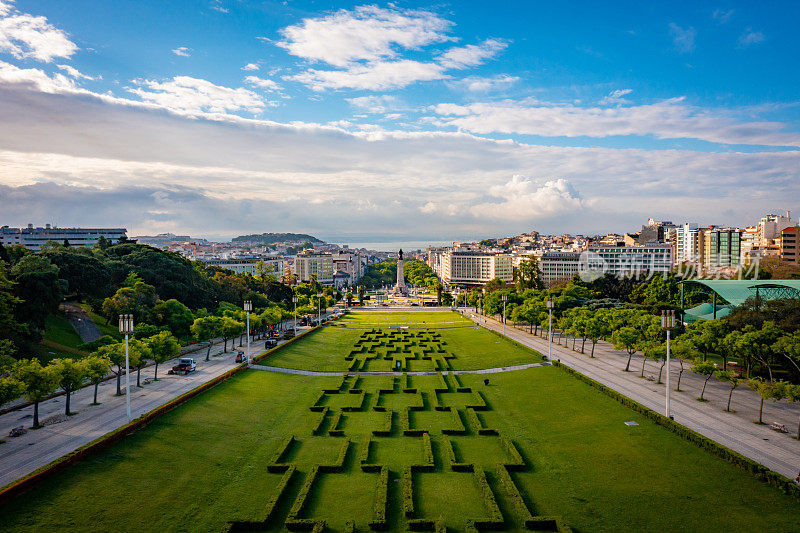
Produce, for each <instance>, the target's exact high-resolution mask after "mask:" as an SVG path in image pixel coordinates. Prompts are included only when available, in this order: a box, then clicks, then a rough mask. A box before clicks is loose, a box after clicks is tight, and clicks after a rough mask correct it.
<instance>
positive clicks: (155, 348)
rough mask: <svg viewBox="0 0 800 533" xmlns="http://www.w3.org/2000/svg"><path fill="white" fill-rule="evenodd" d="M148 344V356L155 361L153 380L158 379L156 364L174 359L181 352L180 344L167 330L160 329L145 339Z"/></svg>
mask: <svg viewBox="0 0 800 533" xmlns="http://www.w3.org/2000/svg"><path fill="white" fill-rule="evenodd" d="M147 344H148V345H149V346H150V358H151V359H152V360H153V362H154V363H155V373H154V374H153V381H158V365H159V363H163V362H164V361H169V360H170V359H174V358H175V357H178V356H179V355H180V354H181V345H180V343H179V342H178V340H177V339H176V338H175V337H174V336H173V335H172V333H169V332H168V331H162V332H161V333H159V334H157V335H153V336H152V337H150V338H149V339H147Z"/></svg>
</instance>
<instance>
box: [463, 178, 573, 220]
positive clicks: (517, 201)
mask: <svg viewBox="0 0 800 533" xmlns="http://www.w3.org/2000/svg"><path fill="white" fill-rule="evenodd" d="M489 194H490V195H491V196H493V197H495V200H496V201H489V202H483V203H479V204H476V205H474V206H472V207H471V208H470V212H471V213H473V214H474V215H475V216H478V217H487V218H496V219H507V220H508V219H511V220H513V219H516V220H520V219H522V220H530V219H536V218H541V217H545V216H554V215H565V214H572V215H577V214H578V213H579V212H580V211H581V210H582V209H583V208H584V207H586V203H585V202H584V201H583V199H581V197H580V195H579V194H578V192H577V191H576V190H575V188H574V187H573V186H572V185H571V184H570V182H569V181H567V180H565V179H557V180H549V181H546V182H544V184H542V185H538V184H537V183H536V182H535V181H534V180H531V179H529V178H526V177H524V176H520V175H515V176H513V177H512V178H511V180H510V181H507V182H506V183H503V184H500V185H493V186H491V187H489Z"/></svg>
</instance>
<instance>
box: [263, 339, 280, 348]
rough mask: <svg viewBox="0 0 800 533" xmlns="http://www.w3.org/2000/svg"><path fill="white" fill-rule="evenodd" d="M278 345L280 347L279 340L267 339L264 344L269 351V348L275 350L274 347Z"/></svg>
mask: <svg viewBox="0 0 800 533" xmlns="http://www.w3.org/2000/svg"><path fill="white" fill-rule="evenodd" d="M277 345H278V339H267V340H266V341H265V342H264V348H267V349H269V348H274V347H276V346H277Z"/></svg>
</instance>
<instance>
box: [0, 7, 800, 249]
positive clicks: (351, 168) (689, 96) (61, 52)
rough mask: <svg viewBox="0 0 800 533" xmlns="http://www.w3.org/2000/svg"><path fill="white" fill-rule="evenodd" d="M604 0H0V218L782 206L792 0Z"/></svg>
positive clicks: (607, 212)
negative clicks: (666, 0) (374, 0)
mask: <svg viewBox="0 0 800 533" xmlns="http://www.w3.org/2000/svg"><path fill="white" fill-rule="evenodd" d="M778 7H779V8H778ZM87 10H91V11H92V13H93V16H92V17H88V18H87V17H85V13H86V12H87ZM618 11H619V12H608V11H605V9H604V8H602V7H601V6H595V5H593V4H591V3H585V4H583V5H582V6H580V7H579V8H578V9H576V8H575V7H574V6H573V7H570V8H569V9H567V8H557V7H553V6H544V5H541V4H530V5H529V4H524V5H509V6H494V7H493V11H492V12H491V13H489V12H487V11H486V9H485V6H482V5H481V4H478V3H472V2H465V3H458V4H451V5H441V4H435V5H431V4H423V3H411V2H402V3H394V4H375V5H371V4H367V3H359V2H355V3H347V4H343V3H336V4H335V5H334V4H315V3H314V4H312V3H307V2H299V3H291V4H290V5H282V4H280V3H269V2H267V3H263V2H224V1H215V2H191V3H190V2H185V3H172V4H170V5H169V6H164V5H162V4H161V3H156V2H152V3H144V4H137V5H135V6H134V5H115V4H114V5H105V6H102V7H98V6H97V5H96V4H95V3H92V2H83V1H78V2H71V3H69V4H59V3H47V2H34V1H22V0H20V1H17V2H9V1H7V0H5V1H0V103H2V110H1V111H0V121H1V122H0V161H2V164H1V165H0V196H3V197H4V198H7V199H10V201H7V202H4V204H5V205H4V207H3V215H4V220H3V223H5V224H9V225H19V226H23V225H25V224H27V223H28V222H34V223H36V224H39V223H40V222H41V223H44V222H53V223H55V224H58V225H60V226H70V225H75V226H109V225H112V226H125V227H127V228H129V230H130V233H131V234H146V233H152V232H162V231H174V232H176V233H189V234H191V235H195V236H207V237H212V238H224V237H231V236H234V235H236V234H243V233H249V232H256V231H258V232H261V231H302V232H306V233H311V234H314V235H317V236H319V237H320V238H323V239H324V240H326V241H332V242H345V243H346V242H348V241H350V242H393V241H409V240H415V241H421V240H426V239H427V240H431V241H446V240H460V239H465V240H469V239H474V238H480V237H491V236H503V235H513V234H518V233H521V232H525V231H530V230H531V229H536V230H539V231H542V232H547V233H562V232H567V233H583V234H601V233H605V232H611V231H616V232H622V231H631V230H635V229H636V228H638V227H639V226H640V225H641V224H643V223H645V222H646V220H647V218H649V217H653V218H656V219H671V220H673V221H674V222H675V223H681V222H685V221H693V222H700V223H701V224H703V223H716V224H723V225H731V226H740V227H741V226H744V225H747V224H751V223H753V222H755V221H757V220H758V219H759V218H760V217H761V216H762V215H763V213H767V212H774V213H783V212H785V211H787V210H790V211H793V212H795V213H796V212H797V211H798V209H800V206H795V205H794V204H793V202H796V200H795V199H797V198H800V186H798V180H797V170H798V169H799V168H800V153H798V148H799V147H800V127H799V126H800V123H799V122H798V118H799V117H800V115H799V113H798V105H797V104H798V98H797V92H796V87H797V85H798V83H797V82H798V81H799V80H798V79H797V78H798V77H799V76H800V75H798V73H796V72H794V71H793V70H792V69H790V68H786V65H789V64H791V63H792V58H793V57H794V55H796V52H794V50H796V49H797V45H798V44H800V43H798V42H797V40H798V39H797V36H796V35H793V33H792V28H791V27H790V25H789V24H788V21H790V20H794V19H796V18H797V17H796V15H797V14H798V13H797V11H798V7H797V6H796V5H792V4H790V3H785V4H780V5H779V6H773V7H772V8H770V9H763V8H757V7H754V6H750V5H747V4H745V3H741V2H730V3H725V4H724V5H722V4H720V5H718V6H701V7H698V6H696V5H690V4H686V3H679V4H675V5H673V6H656V5H651V6H641V5H630V6H628V8H626V9H620V10H618ZM576 12H579V13H581V14H582V16H575V13H576ZM198 28H202V29H204V31H198Z"/></svg>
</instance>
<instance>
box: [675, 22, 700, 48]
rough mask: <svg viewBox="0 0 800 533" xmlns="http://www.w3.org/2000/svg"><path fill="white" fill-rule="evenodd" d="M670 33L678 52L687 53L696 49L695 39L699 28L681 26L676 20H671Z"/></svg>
mask: <svg viewBox="0 0 800 533" xmlns="http://www.w3.org/2000/svg"><path fill="white" fill-rule="evenodd" d="M669 33H670V35H672V42H673V43H674V44H675V48H676V49H677V50H678V52H680V53H682V54H685V53H688V52H692V51H694V48H695V44H694V39H695V37H697V30H695V29H694V28H693V27H691V26H690V27H688V28H681V27H680V26H678V25H677V24H675V23H674V22H670V23H669Z"/></svg>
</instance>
